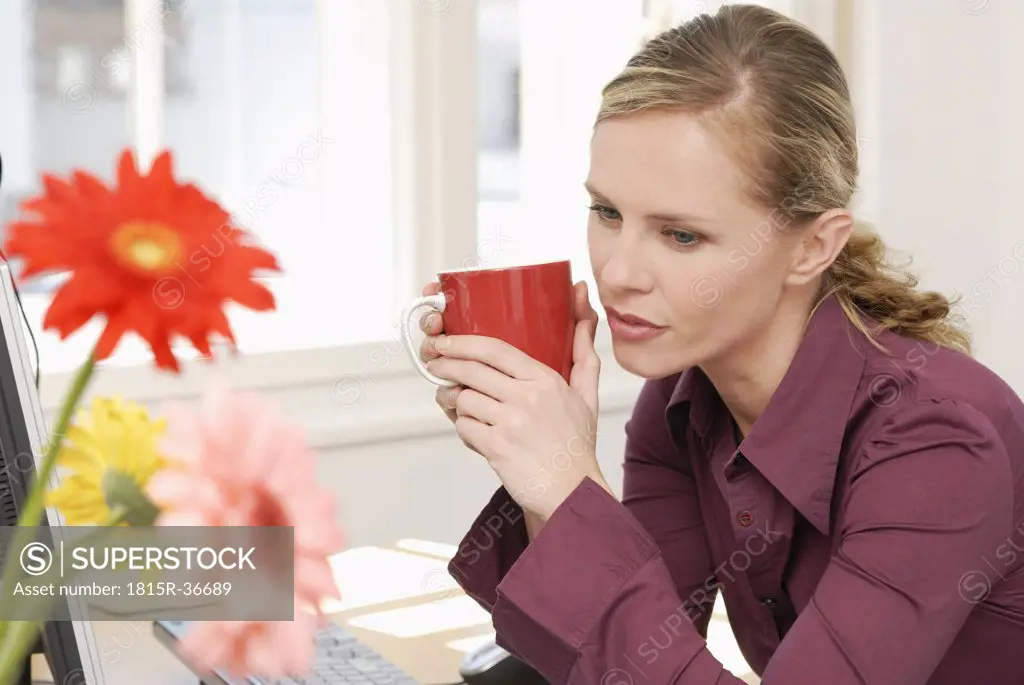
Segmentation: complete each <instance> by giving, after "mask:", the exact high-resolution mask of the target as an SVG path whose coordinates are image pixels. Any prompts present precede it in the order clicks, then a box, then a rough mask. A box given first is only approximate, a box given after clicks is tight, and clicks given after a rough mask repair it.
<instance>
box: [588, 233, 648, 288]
mask: <svg viewBox="0 0 1024 685" xmlns="http://www.w3.org/2000/svg"><path fill="white" fill-rule="evenodd" d="M639 233H640V232H639V231H635V232H634V231H627V230H626V229H625V228H623V230H621V231H620V232H619V234H618V236H616V238H615V243H614V245H613V246H612V249H611V252H610V253H609V256H608V259H607V260H606V261H605V263H604V266H603V267H602V268H601V272H600V277H601V281H602V283H603V285H604V286H605V288H606V289H607V290H609V291H620V292H622V291H639V292H647V291H649V290H650V289H651V287H652V283H653V278H652V276H651V273H650V269H649V264H648V263H647V261H648V260H646V259H644V254H643V250H642V247H643V246H642V238H640V236H639Z"/></svg>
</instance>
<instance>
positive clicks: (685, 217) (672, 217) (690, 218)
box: [583, 182, 709, 224]
mask: <svg viewBox="0 0 1024 685" xmlns="http://www.w3.org/2000/svg"><path fill="white" fill-rule="evenodd" d="M583 187H584V188H586V189H587V192H588V193H590V194H591V195H592V196H593V197H594V199H595V200H598V201H600V202H604V203H606V204H608V205H609V206H614V204H615V203H614V202H612V201H611V200H609V199H608V196H607V195H605V194H604V193H602V192H600V191H599V190H597V188H595V187H594V186H592V185H590V183H589V182H584V183H583ZM645 218H646V219H654V220H656V221H667V222H669V223H684V224H685V223H692V224H703V223H709V219H706V218H704V217H701V216H696V215H694V214H662V213H655V214H648V215H646V217H645Z"/></svg>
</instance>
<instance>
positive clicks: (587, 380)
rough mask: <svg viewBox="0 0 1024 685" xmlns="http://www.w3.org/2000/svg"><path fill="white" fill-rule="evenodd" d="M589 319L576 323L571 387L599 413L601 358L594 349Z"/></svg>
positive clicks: (570, 377)
mask: <svg viewBox="0 0 1024 685" xmlns="http://www.w3.org/2000/svg"><path fill="white" fill-rule="evenodd" d="M591 330H592V328H591V324H590V322H589V321H580V322H579V323H577V324H576V334H575V336H574V337H573V341H572V371H571V373H570V375H569V387H571V388H572V389H573V390H575V391H576V392H578V393H579V394H580V397H582V398H583V401H584V402H586V403H587V406H588V407H590V410H591V411H592V412H594V414H595V415H597V411H598V384H599V381H600V376H601V358H600V357H598V356H597V350H595V349H594V337H593V335H592V333H591Z"/></svg>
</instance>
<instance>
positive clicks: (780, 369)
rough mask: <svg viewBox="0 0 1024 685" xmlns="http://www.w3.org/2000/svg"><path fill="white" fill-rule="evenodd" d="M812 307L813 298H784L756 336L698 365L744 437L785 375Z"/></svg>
mask: <svg viewBox="0 0 1024 685" xmlns="http://www.w3.org/2000/svg"><path fill="white" fill-rule="evenodd" d="M811 309H812V298H806V297H799V298H797V297H791V298H788V299H786V300H783V301H781V302H780V306H779V308H778V309H777V310H776V312H775V315H774V316H773V317H772V318H771V321H770V323H769V325H768V326H767V328H765V329H764V330H762V331H761V332H760V334H759V335H757V336H755V337H754V338H752V339H751V340H749V341H745V342H744V343H743V345H741V346H739V347H736V348H733V349H731V350H730V351H729V352H728V353H727V354H725V355H723V356H722V357H720V358H717V359H715V360H713V361H710V362H708V363H705V364H701V370H702V371H703V372H704V373H705V375H707V377H708V379H709V380H710V381H711V383H712V384H713V385H714V386H715V389H716V390H717V391H718V394H719V396H720V397H721V398H722V401H723V402H724V403H725V406H726V407H727V408H728V409H729V412H730V413H731V414H732V416H733V419H734V420H735V421H736V424H737V426H738V427H739V429H740V432H741V433H742V434H743V435H744V436H745V435H747V434H748V433H749V432H750V429H751V427H752V426H753V425H754V422H756V421H757V419H758V418H759V417H760V416H761V414H763V413H764V410H765V408H766V407H767V406H768V402H769V401H770V400H771V398H772V395H774V394H775V391H776V389H778V387H779V384H780V383H781V382H782V379H783V377H784V376H785V375H786V371H787V370H788V369H789V366H790V364H791V363H792V361H793V358H794V357H795V356H796V351H797V348H799V347H800V342H801V340H803V336H804V327H805V325H806V323H807V319H808V317H809V316H810V313H811Z"/></svg>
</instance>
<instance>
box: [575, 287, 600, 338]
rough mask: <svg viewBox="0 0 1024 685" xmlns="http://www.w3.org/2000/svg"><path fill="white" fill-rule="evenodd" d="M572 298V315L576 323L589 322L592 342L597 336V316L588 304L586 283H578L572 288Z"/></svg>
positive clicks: (588, 294)
mask: <svg viewBox="0 0 1024 685" xmlns="http://www.w3.org/2000/svg"><path fill="white" fill-rule="evenodd" d="M573 296H574V302H573V313H574V314H575V317H576V321H588V322H590V339H591V340H593V339H594V336H595V335H597V322H598V316H597V311H596V310H595V309H594V307H593V306H592V305H591V304H590V293H589V290H588V288H587V282H586V281H580V282H579V283H577V284H576V285H575V286H574V288H573Z"/></svg>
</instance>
